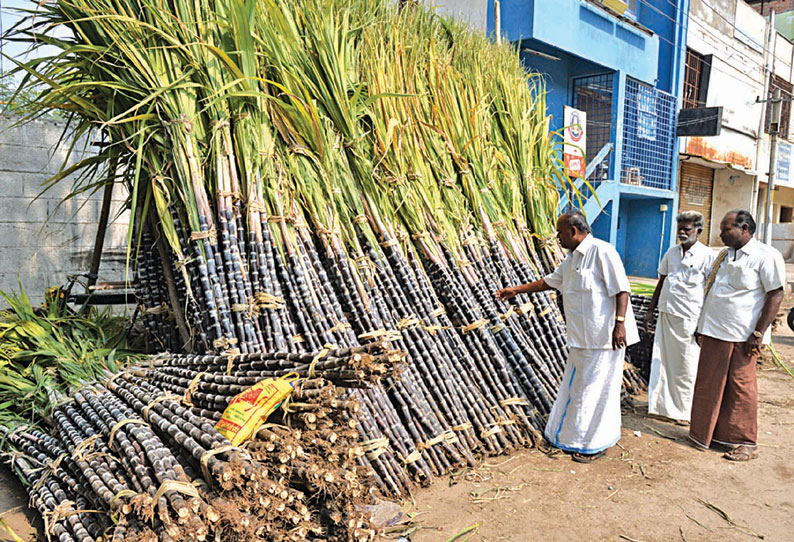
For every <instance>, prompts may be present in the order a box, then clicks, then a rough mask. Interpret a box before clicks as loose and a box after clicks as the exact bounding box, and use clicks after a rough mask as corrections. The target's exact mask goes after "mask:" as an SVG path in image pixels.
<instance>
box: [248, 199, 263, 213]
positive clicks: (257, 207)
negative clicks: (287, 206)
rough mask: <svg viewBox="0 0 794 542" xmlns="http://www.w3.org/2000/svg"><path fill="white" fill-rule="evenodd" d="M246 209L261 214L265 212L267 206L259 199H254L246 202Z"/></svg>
mask: <svg viewBox="0 0 794 542" xmlns="http://www.w3.org/2000/svg"><path fill="white" fill-rule="evenodd" d="M248 210H249V211H252V212H254V213H260V214H262V213H266V212H267V207H265V204H264V203H263V202H261V201H260V200H254V201H249V202H248Z"/></svg>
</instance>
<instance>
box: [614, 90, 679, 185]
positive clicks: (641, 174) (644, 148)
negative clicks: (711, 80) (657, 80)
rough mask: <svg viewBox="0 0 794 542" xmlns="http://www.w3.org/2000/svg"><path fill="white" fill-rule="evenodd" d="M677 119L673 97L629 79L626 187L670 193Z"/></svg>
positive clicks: (625, 124) (623, 179) (625, 120)
mask: <svg viewBox="0 0 794 542" xmlns="http://www.w3.org/2000/svg"><path fill="white" fill-rule="evenodd" d="M676 116H677V111H676V99H675V98H674V97H673V96H671V95H670V94H667V93H666V92H663V91H661V90H659V89H658V88H655V87H652V86H650V85H646V84H645V83H641V82H639V81H635V80H634V79H626V100H625V105H624V111H623V161H622V162H623V163H622V171H621V177H620V179H621V182H622V183H625V184H632V185H636V186H647V187H651V188H661V189H665V190H670V188H671V185H672V168H673V154H674V152H673V151H674V149H675V123H676Z"/></svg>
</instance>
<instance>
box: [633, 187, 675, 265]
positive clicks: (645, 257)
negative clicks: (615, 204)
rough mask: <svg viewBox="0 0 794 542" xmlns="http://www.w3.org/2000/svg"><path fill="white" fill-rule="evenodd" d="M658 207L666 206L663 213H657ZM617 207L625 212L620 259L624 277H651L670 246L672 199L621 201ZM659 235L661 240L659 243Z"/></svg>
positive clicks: (658, 211)
mask: <svg viewBox="0 0 794 542" xmlns="http://www.w3.org/2000/svg"><path fill="white" fill-rule="evenodd" d="M662 204H667V206H668V210H667V212H666V213H662V212H661V211H660V210H659V207H660V205H662ZM620 207H621V210H623V209H624V208H625V209H626V211H627V212H626V220H625V226H624V224H621V227H622V228H624V229H625V244H624V246H623V247H622V248H623V251H622V253H621V256H622V257H623V263H624V264H625V266H626V273H628V274H629V275H637V276H641V277H655V276H656V271H657V269H658V267H659V259H660V258H661V256H662V255H663V253H664V252H666V251H667V248H668V247H669V246H670V220H671V216H672V209H673V199H672V198H671V199H656V198H642V199H629V198H621V202H620ZM673 218H674V217H673ZM662 220H664V225H662ZM621 222H622V221H621ZM662 235H664V239H661V236H662Z"/></svg>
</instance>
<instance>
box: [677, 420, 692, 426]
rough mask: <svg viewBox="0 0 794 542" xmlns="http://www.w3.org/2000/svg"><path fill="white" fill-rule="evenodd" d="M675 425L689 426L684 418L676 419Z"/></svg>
mask: <svg viewBox="0 0 794 542" xmlns="http://www.w3.org/2000/svg"><path fill="white" fill-rule="evenodd" d="M675 424H676V425H680V426H681V427H689V422H688V421H686V420H676V421H675Z"/></svg>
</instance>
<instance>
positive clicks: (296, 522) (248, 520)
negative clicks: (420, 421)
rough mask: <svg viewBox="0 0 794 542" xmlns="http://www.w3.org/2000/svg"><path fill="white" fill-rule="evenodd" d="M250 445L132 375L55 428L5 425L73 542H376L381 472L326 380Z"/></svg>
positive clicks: (49, 515)
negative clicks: (370, 507)
mask: <svg viewBox="0 0 794 542" xmlns="http://www.w3.org/2000/svg"><path fill="white" fill-rule="evenodd" d="M290 403H291V406H289V405H284V407H283V409H282V411H281V415H280V418H274V419H273V420H272V421H270V423H268V424H266V425H264V426H262V427H261V428H260V429H259V431H258V432H257V434H256V436H255V438H253V439H252V440H251V441H249V443H248V445H247V447H246V449H242V448H237V447H234V446H231V445H230V444H229V442H228V441H227V440H226V439H225V438H224V437H222V436H221V435H220V434H219V433H218V432H217V431H216V430H215V429H214V427H213V424H212V422H211V421H210V420H208V419H206V418H202V417H200V416H197V415H195V414H193V413H192V412H191V409H190V407H189V404H184V398H182V399H180V398H178V397H177V396H175V395H174V394H171V393H167V392H163V391H162V390H160V389H159V388H157V387H155V386H153V385H152V384H150V383H149V382H148V381H147V380H146V379H144V378H141V377H138V376H134V375H133V374H130V373H123V374H120V375H116V376H114V377H113V378H110V379H108V380H107V381H106V382H105V385H104V386H94V387H90V388H84V389H81V390H79V391H77V392H76V393H75V394H74V395H73V397H72V398H71V399H70V400H68V401H62V402H61V405H60V406H59V407H58V408H56V409H55V411H54V413H53V419H52V425H53V426H54V433H53V435H47V434H44V433H41V432H39V431H36V430H28V429H25V428H20V429H17V430H13V431H10V430H8V429H6V428H2V431H1V432H2V433H3V438H4V441H5V443H6V446H10V447H11V448H13V450H14V452H13V453H12V454H11V457H12V460H11V463H12V466H13V467H14V469H15V470H16V472H17V473H18V475H19V476H20V478H21V479H22V480H23V481H24V482H25V483H26V486H27V487H28V491H29V492H30V494H31V502H32V504H33V505H34V506H35V507H36V508H37V509H38V510H39V511H40V512H41V514H42V516H43V518H44V522H45V530H46V532H47V535H48V536H50V535H56V536H57V538H58V539H59V540H61V541H63V542H66V541H68V540H75V541H79V542H88V541H91V540H102V539H105V538H104V536H105V533H106V532H107V533H111V534H110V536H111V537H112V539H113V540H178V539H188V540H207V539H215V540H246V541H249V540H312V539H315V538H317V539H322V540H339V541H348V540H355V541H360V542H364V541H367V540H372V539H373V538H374V536H375V529H373V528H371V526H370V525H369V522H368V519H367V518H368V514H367V512H366V508H365V505H367V504H371V503H372V497H373V489H372V488H373V487H374V484H375V482H374V481H373V480H372V471H371V468H370V467H369V463H368V459H367V457H372V453H373V450H374V449H373V448H370V449H363V448H362V446H361V445H360V444H359V442H358V437H359V435H358V432H357V431H356V425H355V422H354V421H353V416H354V415H355V413H356V412H357V410H358V405H357V403H356V402H355V401H353V400H350V399H344V400H343V399H339V398H337V396H336V387H335V386H334V385H333V384H331V383H329V382H328V381H325V380H323V379H320V378H315V379H309V380H305V381H301V383H300V384H299V386H298V390H297V391H296V394H295V396H294V397H293V398H292V400H291V402H290Z"/></svg>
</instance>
